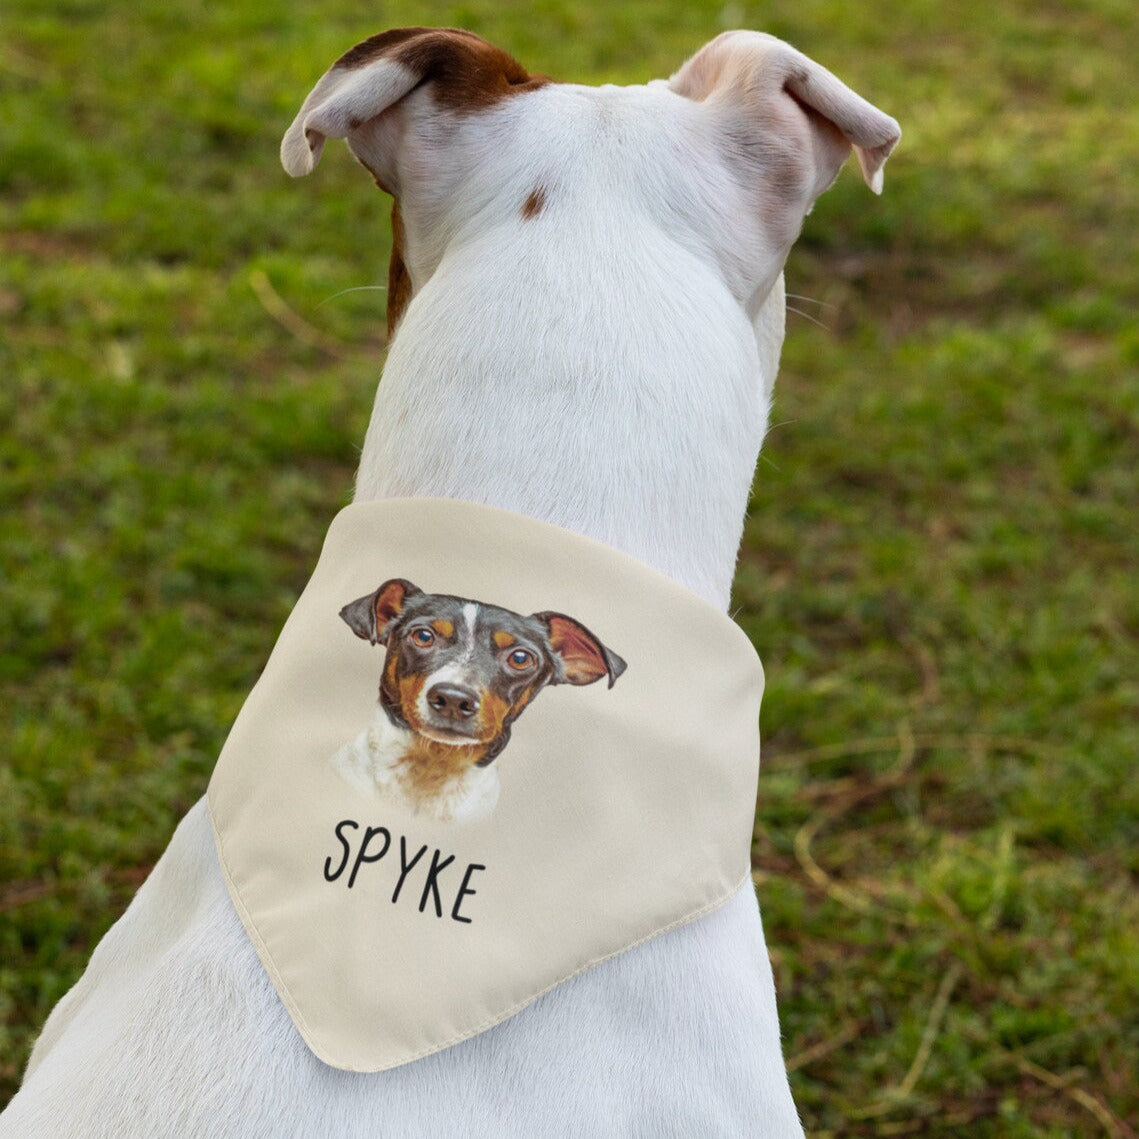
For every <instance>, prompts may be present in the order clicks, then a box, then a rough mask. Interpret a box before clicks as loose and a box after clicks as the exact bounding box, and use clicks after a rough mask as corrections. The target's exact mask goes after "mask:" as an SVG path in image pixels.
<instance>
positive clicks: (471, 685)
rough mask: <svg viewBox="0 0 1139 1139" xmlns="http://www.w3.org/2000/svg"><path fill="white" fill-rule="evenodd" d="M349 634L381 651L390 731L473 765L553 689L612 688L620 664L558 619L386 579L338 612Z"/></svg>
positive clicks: (577, 626) (581, 629)
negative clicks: (458, 752) (455, 751)
mask: <svg viewBox="0 0 1139 1139" xmlns="http://www.w3.org/2000/svg"><path fill="white" fill-rule="evenodd" d="M340 616H341V617H342V618H343V619H344V621H345V622H346V623H347V624H348V626H349V628H351V630H352V631H353V632H354V633H355V634H356V635H357V636H358V637H361V638H362V639H364V640H367V641H369V642H371V643H372V644H374V645H375V644H382V645H384V646H385V648H386V650H387V658H386V660H385V661H384V667H383V673H382V678H381V682H380V706H381V707H382V708H383V710H384V712H385V713H386V714H387V717H388V719H389V720H390V721H391V723H392V724H393V725H394V726H396V727H398V728H403V729H407V730H410V731H412V732H414V733H415V734H416V735H418V736H419V737H422V738H423V739H425V740H428V741H431V742H432V743H435V744H441V745H444V746H453V747H460V748H462V749H463V750H464V751H465V752H468V753H470V754H471V758H472V760H473V762H474V764H475V765H476V766H478V767H485V766H486V765H488V764H490V763H491V762H492V761H493V760H494V759H495V758H496V757H497V756H498V755H500V754H501V752H502V750H503V748H505V747H506V745H507V743H508V742H509V740H510V729H511V725H512V724H513V723H514V721H515V720H516V719H517V718H518V717H519V716H520V715H521V714H522V712H523V711H524V710H525V709H526V708H527V706H528V705H529V704H530V703H531V701H532V700H533V699H534V697H535V696H536V695H537V694H538V693H539V692H540V691H541V690H542V689H543V688H545V687H546V686H547V685H551V684H575V685H582V684H593V683H594V682H595V681H597V680H600V679H601V678H602V677H607V678H608V682H609V687H610V688H612V687H613V685H614V684H615V683H616V681H617V678H618V677H619V676H620V675H621V674H622V673H623V672H624V671H625V667H626V665H625V661H624V660H622V659H621V657H619V656H618V655H617V654H616V653H615V652H613V651H612V650H611V649H609V648H606V646H605V645H603V644H602V643H601V641H600V640H599V639H598V638H597V637H596V636H594V634H593V633H591V632H590V631H589V630H588V629H587V628H586V627H585V626H584V625H582V624H581V623H580V622H578V621H575V620H574V619H573V618H572V617H567V616H565V615H564V614H562V613H550V612H543V613H534V614H531V615H530V616H523V615H522V614H520V613H514V612H512V611H510V610H509V609H503V608H501V607H499V606H497V605H488V604H486V603H484V602H481V601H470V600H467V599H465V598H461V597H453V596H450V595H448V594H439V593H425V592H424V591H423V590H421V589H419V588H417V587H416V586H414V585H412V584H411V582H409V581H405V580H403V579H402V578H393V579H392V580H390V581H386V582H384V584H383V585H381V586H380V587H379V589H377V590H376V591H375V593H370V594H368V595H367V596H366V597H360V598H358V599H357V600H355V601H353V602H351V603H350V604H348V605H346V606H344V608H343V609H342V610H341V611H340Z"/></svg>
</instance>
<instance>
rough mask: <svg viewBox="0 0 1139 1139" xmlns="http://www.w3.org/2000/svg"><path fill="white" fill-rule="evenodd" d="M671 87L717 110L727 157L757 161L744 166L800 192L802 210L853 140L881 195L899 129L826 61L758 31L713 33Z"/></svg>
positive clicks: (870, 183)
mask: <svg viewBox="0 0 1139 1139" xmlns="http://www.w3.org/2000/svg"><path fill="white" fill-rule="evenodd" d="M669 87H671V88H672V90H673V91H675V92H677V94H679V95H684V96H686V97H687V98H689V99H693V100H695V101H696V102H700V103H704V104H706V105H707V106H708V107H709V108H710V109H712V110H714V111H715V112H716V113H717V114H718V116H719V118H720V127H721V132H722V136H723V141H724V145H725V150H726V151H728V152H729V154H728V157H729V160H735V161H739V162H742V163H744V164H745V165H749V164H750V165H755V166H756V167H757V170H756V171H754V172H749V173H754V174H756V175H758V174H759V172H760V171H761V170H762V172H763V173H764V174H765V175H766V179H765V181H767V183H768V184H775V185H782V187H783V190H784V193H785V194H786V193H788V192H790V193H789V196H792V197H801V198H803V199H804V200H805V209H804V211H803V212H806V210H807V209H809V208H810V205H811V204H812V203H813V202H814V200H815V198H817V197H818V196H819V195H820V194H821V193H822V192H823V191H824V190H825V189H826V188H827V187H828V186H829V185H830V184H831V183H832V182H833V181H834V180H835V178H836V177H837V176H838V172H839V168H840V167H841V166H842V164H843V162H844V161H845V160H846V157H847V155H849V154H850V150H851V147H852V146H853V148H854V152H855V154H856V155H857V156H858V164H859V166H860V167H861V168H862V176H863V178H864V179H865V181H866V184H867V185H868V186H869V187H870V189H871V190H873V191H874V192H875V193H876V194H880V193H881V192H882V166H883V164H884V163H885V161H886V159H887V158H888V157H889V155H890V151H892V150H893V149H894V147H895V146H896V145H897V142H898V139H900V138H901V136H902V132H901V128H900V127H899V126H898V124H897V123H896V122H895V121H894V120H893V119H892V118H890V116H889V115H886V114H883V112H881V111H880V110H878V108H877V107H874V106H872V105H871V104H870V103H868V102H867V101H866V100H865V99H863V98H862V97H861V96H860V95H856V94H855V93H854V92H853V91H852V90H851V89H850V88H849V87H847V86H846V85H845V84H844V83H842V82H841V81H840V80H839V79H837V78H836V77H835V76H834V75H832V74H831V73H830V72H829V71H827V70H826V68H824V67H820V66H819V64H817V63H815V62H814V61H813V60H810V59H808V58H807V56H805V55H803V54H802V53H801V52H798V51H796V50H795V49H794V48H793V47H791V46H790V45H789V44H785V43H784V42H783V41H782V40H778V39H776V38H775V37H774V36H769V35H765V34H763V33H762V32H747V31H735V32H724V33H723V34H722V35H720V36H717V37H716V38H715V39H714V40H712V42H711V43H709V44H707V45H705V46H704V47H703V48H701V49H700V51H698V52H697V53H696V54H695V55H694V56H693V57H692V58H691V59H690V60H689V61H688V62H687V63H685V64H684V66H683V67H681V69H680V70H679V71H677V72H676V74H675V75H673V77H672V78H671V79H670V80H669ZM788 142H789V143H790V149H788V148H787V144H788ZM756 182H757V184H758V178H757V179H756ZM800 220H801V219H800Z"/></svg>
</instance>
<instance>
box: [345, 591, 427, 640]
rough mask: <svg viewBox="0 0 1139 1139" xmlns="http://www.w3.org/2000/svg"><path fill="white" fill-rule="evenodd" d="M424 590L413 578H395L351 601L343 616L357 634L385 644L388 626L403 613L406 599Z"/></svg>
mask: <svg viewBox="0 0 1139 1139" xmlns="http://www.w3.org/2000/svg"><path fill="white" fill-rule="evenodd" d="M422 592H423V591H422V590H421V589H419V588H417V587H416V586H414V585H412V584H411V582H410V581H404V579H403V578H402V577H393V578H392V579H391V580H390V581H385V582H384V584H383V585H381V586H380V588H379V589H377V590H376V592H375V593H369V594H368V595H367V597H357V598H356V600H355V601H350V602H349V603H348V604H347V605H345V606H344V608H343V609H341V610H340V616H341V618H342V619H343V621H344V622H345V624H346V625H347V626H348V628H349V629H351V630H352V632H353V633H355V634H356V636H357V637H360V638H361V639H362V640H365V641H370V642H371V643H372V644H373V645H378V644H386V643H387V632H388V626H389V625H391V623H392V622H393V621H394V620H395V619H396V618H397V617H398V616H399V615H400V613H402V612H403V607H404V603H405V602H406V601H407V599H408V598H409V597H414V596H415V595H416V594H417V593H422Z"/></svg>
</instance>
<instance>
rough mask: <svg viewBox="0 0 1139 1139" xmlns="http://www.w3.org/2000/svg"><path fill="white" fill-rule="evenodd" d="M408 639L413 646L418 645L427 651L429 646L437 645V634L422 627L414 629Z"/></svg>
mask: <svg viewBox="0 0 1139 1139" xmlns="http://www.w3.org/2000/svg"><path fill="white" fill-rule="evenodd" d="M407 639H408V640H409V641H411V643H412V644H413V645H418V646H419V647H420V648H421V649H425V648H427V647H428V645H433V644H434V643H435V634H434V633H433V632H432V631H431V630H430V629H424V628H422V627H421V628H418V629H412V630H411V632H410V633H408V634H407Z"/></svg>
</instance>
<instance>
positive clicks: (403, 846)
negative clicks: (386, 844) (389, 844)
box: [392, 835, 427, 909]
mask: <svg viewBox="0 0 1139 1139" xmlns="http://www.w3.org/2000/svg"><path fill="white" fill-rule="evenodd" d="M426 853H427V843H424V844H423V845H422V846H421V847H420V848H419V853H418V854H416V856H415V857H414V858H413V859H412V860H411V861H410V862H408V860H407V839H406V838H404V837H403V835H400V836H399V881H398V882H397V883H396V884H395V890H393V891H392V904H393V905H394V904H395V903H396V902H397V901H398V900H399V892H400V890H402V889H403V882H404V879H405V878H406V877H407V876H408V875H409V874H410V873H411V872H412V870H414V869H415V864H416V863H417V862H418V861H419V860H420V859H421V858H422V857H423V856H424V855H425V854H426ZM422 908H423V907H422V906H421V907H420V909H422Z"/></svg>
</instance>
